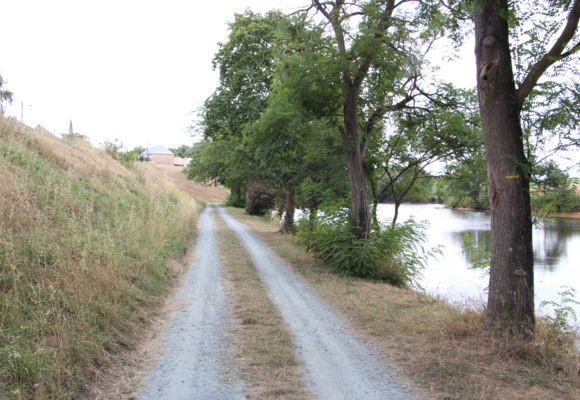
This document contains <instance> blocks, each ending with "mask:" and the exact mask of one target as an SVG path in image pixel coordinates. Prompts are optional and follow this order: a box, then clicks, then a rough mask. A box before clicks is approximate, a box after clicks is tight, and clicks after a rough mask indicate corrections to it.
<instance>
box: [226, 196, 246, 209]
mask: <svg viewBox="0 0 580 400" xmlns="http://www.w3.org/2000/svg"><path fill="white" fill-rule="evenodd" d="M226 206H228V207H236V208H244V207H245V206H246V197H245V196H241V197H238V196H235V195H233V194H230V195H229V196H228V199H227V200H226Z"/></svg>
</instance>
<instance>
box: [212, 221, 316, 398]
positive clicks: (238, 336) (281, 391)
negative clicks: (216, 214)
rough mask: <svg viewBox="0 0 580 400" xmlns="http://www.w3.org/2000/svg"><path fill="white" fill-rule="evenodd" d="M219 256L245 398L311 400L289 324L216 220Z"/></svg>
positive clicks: (234, 240)
mask: <svg viewBox="0 0 580 400" xmlns="http://www.w3.org/2000/svg"><path fill="white" fill-rule="evenodd" d="M217 229H218V233H219V237H220V246H219V248H220V254H221V258H222V260H223V263H224V267H225V272H226V278H227V279H226V282H227V285H228V292H229V295H230V298H231V302H232V306H233V307H232V309H233V311H232V313H233V316H234V318H235V321H236V322H235V327H234V329H233V334H234V337H235V350H236V353H237V355H238V362H239V364H240V368H241V374H242V378H243V380H244V381H245V383H246V387H247V388H248V390H247V391H246V392H247V393H246V394H247V395H248V398H250V399H301V400H302V399H310V398H312V397H311V395H310V393H308V390H307V388H306V387H305V384H304V382H303V381H302V378H301V375H300V372H299V370H298V367H299V365H298V360H297V359H296V356H295V351H294V342H293V340H292V337H291V335H290V331H289V329H288V326H287V325H286V323H285V321H284V319H283V318H282V316H281V315H280V313H279V311H278V309H277V308H276V306H275V305H274V304H273V303H272V301H271V300H270V298H269V297H268V293H267V289H266V287H265V286H264V284H263V283H262V282H261V280H260V276H259V274H258V272H257V270H256V268H255V267H254V265H253V264H252V261H251V258H250V256H249V254H248V253H247V252H246V250H245V249H244V247H243V246H242V245H241V244H240V242H239V241H238V239H237V237H236V236H235V234H234V233H233V232H231V231H230V230H229V229H228V228H227V226H226V225H225V223H224V222H223V221H222V220H221V218H218V221H217Z"/></svg>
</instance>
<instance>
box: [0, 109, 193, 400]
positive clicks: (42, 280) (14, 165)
mask: <svg viewBox="0 0 580 400" xmlns="http://www.w3.org/2000/svg"><path fill="white" fill-rule="evenodd" d="M0 171H2V172H1V173H0V398H1V399H3V400H4V399H10V400H11V399H18V400H21V399H38V400H44V399H70V398H74V397H75V396H77V395H78V394H79V393H80V392H81V391H82V390H83V388H85V387H86V386H87V385H89V384H90V383H91V382H92V381H94V379H95V377H96V376H97V375H98V372H99V370H101V369H103V367H105V366H107V365H110V364H111V362H112V360H113V359H115V358H116V357H118V355H119V354H121V353H123V352H124V351H125V350H126V349H130V348H132V347H133V346H134V345H135V343H136V342H137V341H138V340H139V335H140V331H141V329H142V328H143V327H144V326H146V325H147V321H148V319H147V315H148V314H149V312H150V310H151V308H153V307H154V306H156V305H158V304H159V301H160V298H161V297H162V295H164V294H165V293H166V292H167V290H168V288H169V287H170V286H171V283H172V282H174V280H175V278H176V276H177V275H178V273H177V272H176V271H174V270H172V269H171V268H170V267H169V266H168V263H167V260H168V259H169V258H170V257H179V256H181V255H183V254H184V252H185V249H186V247H187V244H188V243H189V241H190V240H191V239H192V238H193V235H194V231H195V228H194V227H195V220H196V218H197V215H198V214H199V211H200V209H201V207H200V205H199V204H198V203H196V202H195V201H193V200H192V198H191V197H189V196H186V195H184V194H183V193H182V192H181V191H179V190H178V189H177V188H176V187H174V186H167V185H165V183H164V182H161V181H159V180H156V179H154V178H151V177H150V176H149V175H147V174H146V173H143V172H141V171H139V170H138V169H135V168H126V167H124V166H123V165H121V164H120V163H118V162H116V161H115V160H113V159H111V157H109V156H108V155H106V154H105V153H104V152H102V151H99V150H96V149H93V148H91V147H90V146H88V145H87V144H82V143H80V144H76V145H75V144H68V143H65V142H63V141H61V140H59V139H57V138H56V137H54V136H52V135H51V134H50V133H48V132H47V131H45V130H43V129H41V128H37V129H34V130H33V129H30V128H29V127H27V126H25V125H22V124H20V123H18V122H17V121H15V120H14V119H4V118H2V117H0Z"/></svg>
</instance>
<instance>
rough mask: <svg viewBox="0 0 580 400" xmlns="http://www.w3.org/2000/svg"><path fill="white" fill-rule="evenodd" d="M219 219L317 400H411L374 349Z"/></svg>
mask: <svg viewBox="0 0 580 400" xmlns="http://www.w3.org/2000/svg"><path fill="white" fill-rule="evenodd" d="M219 213H220V216H221V217H222V218H223V219H224V221H225V222H226V223H227V224H228V226H229V227H230V229H231V230H232V231H234V232H235V233H236V235H238V237H239V239H240V241H241V242H242V243H243V245H244V246H245V247H246V249H247V250H248V252H249V253H250V255H251V256H252V259H253V261H254V264H255V265H256V267H257V268H258V270H259V271H260V273H261V276H262V279H263V282H264V284H265V285H266V286H267V287H268V289H269V294H270V297H271V298H272V300H273V301H274V303H275V304H276V305H277V306H278V308H279V309H280V311H281V313H282V315H283V316H284V319H285V320H286V322H288V324H289V326H290V329H291V330H292V333H293V335H294V339H295V341H296V344H297V346H298V349H297V351H298V355H299V357H300V359H301V360H302V361H303V364H304V373H305V375H306V379H307V381H308V382H309V384H310V386H311V389H312V391H313V392H314V393H315V394H316V396H317V398H318V399H329V400H330V399H333V400H334V399H344V400H347V399H350V400H354V399H361V400H362V399H368V400H370V399H377V400H379V399H381V400H386V399H389V400H399V399H410V398H411V397H412V396H411V395H410V394H409V392H407V391H406V390H405V388H404V387H403V386H402V385H400V384H398V383H397V382H396V380H395V378H394V377H393V374H392V372H391V371H390V370H389V369H388V368H387V367H386V366H385V365H384V363H383V362H381V360H379V358H378V357H377V356H376V354H375V352H374V351H373V349H372V348H371V347H370V346H368V345H366V344H365V343H363V342H361V341H360V340H358V339H357V338H356V337H355V336H354V334H352V332H350V331H349V329H348V328H347V327H346V325H345V323H344V322H343V321H342V320H341V319H340V318H339V317H338V315H337V314H336V313H334V311H332V310H331V309H330V308H329V307H328V306H327V305H326V304H324V303H323V302H322V301H321V300H320V298H319V297H318V296H317V295H316V294H315V293H314V292H313V291H312V290H310V289H309V288H308V287H307V286H306V285H305V284H304V283H303V282H302V281H301V280H299V279H297V278H296V277H295V276H294V274H293V273H292V272H291V271H290V269H289V267H288V266H287V265H286V264H285V263H284V262H283V261H282V260H280V259H279V258H278V257H277V256H276V255H275V254H274V253H273V252H272V251H271V250H270V249H269V248H268V247H267V246H266V245H265V244H264V243H262V242H261V240H260V239H258V237H257V236H256V235H254V234H253V233H252V232H251V231H250V230H249V229H248V228H246V227H245V226H244V225H243V224H241V223H239V222H238V221H237V220H236V219H234V218H233V217H231V216H230V215H229V214H228V213H227V212H226V211H225V209H223V208H219Z"/></svg>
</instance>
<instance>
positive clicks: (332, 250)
mask: <svg viewBox="0 0 580 400" xmlns="http://www.w3.org/2000/svg"><path fill="white" fill-rule="evenodd" d="M423 229H424V227H423V225H421V224H419V223H417V222H415V221H412V220H411V221H407V222H404V223H402V224H397V225H396V226H395V227H391V226H390V225H389V226H378V227H376V228H375V229H373V231H372V232H371V236H370V238H368V239H357V238H356V236H355V235H354V233H353V231H354V230H353V224H352V222H351V219H350V212H349V211H348V210H344V209H342V210H338V211H334V212H331V213H326V214H324V215H321V216H317V217H316V218H315V219H309V220H308V221H306V220H301V221H299V228H298V237H299V239H300V240H301V241H302V243H304V244H305V245H306V248H307V250H308V251H309V252H311V253H313V254H314V255H315V256H316V257H317V258H319V259H320V260H322V261H324V262H325V263H326V264H328V265H329V266H330V267H332V268H333V269H334V270H335V271H337V272H340V273H343V274H345V275H348V276H354V277H361V278H367V279H377V280H382V281H385V282H388V283H390V284H392V285H395V286H405V285H407V284H413V283H416V279H417V278H418V277H419V276H420V273H421V269H422V268H423V267H424V265H425V261H426V259H427V258H428V257H429V256H430V255H431V254H432V253H433V251H429V252H427V251H425V249H424V248H423V244H424V243H425V235H424V233H423Z"/></svg>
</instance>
